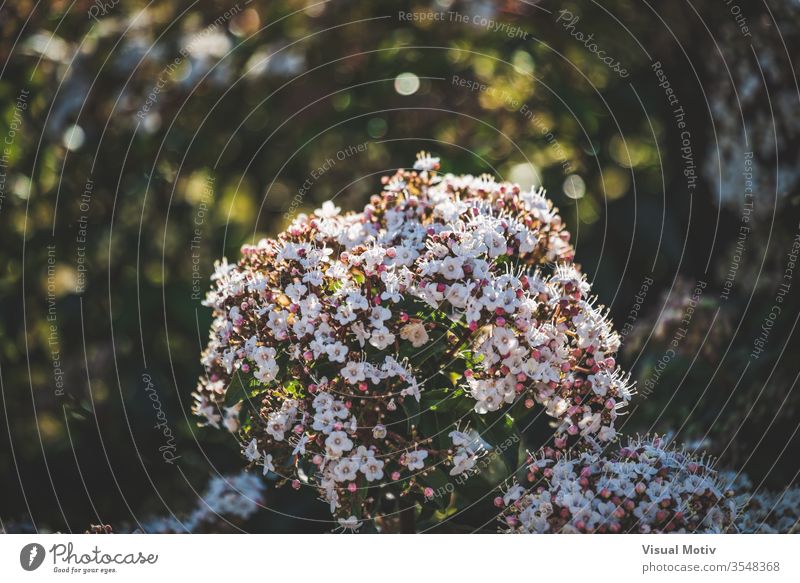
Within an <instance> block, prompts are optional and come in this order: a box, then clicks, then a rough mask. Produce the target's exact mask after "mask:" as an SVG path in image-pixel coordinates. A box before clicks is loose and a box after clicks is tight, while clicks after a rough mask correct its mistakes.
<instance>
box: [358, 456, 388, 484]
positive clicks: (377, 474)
mask: <svg viewBox="0 0 800 583" xmlns="http://www.w3.org/2000/svg"><path fill="white" fill-rule="evenodd" d="M383 464H384V462H382V461H381V460H379V459H375V458H374V457H370V458H368V459H367V461H365V462H364V463H362V464H361V468H360V469H361V471H362V472H364V476H365V477H366V478H367V482H374V481H375V480H380V479H381V478H382V477H383Z"/></svg>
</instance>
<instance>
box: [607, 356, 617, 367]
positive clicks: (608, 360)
mask: <svg viewBox="0 0 800 583" xmlns="http://www.w3.org/2000/svg"><path fill="white" fill-rule="evenodd" d="M616 364H617V363H616V361H615V360H614V359H613V358H612V357H610V356H609V357H608V358H606V366H607V367H608V368H614V365H616Z"/></svg>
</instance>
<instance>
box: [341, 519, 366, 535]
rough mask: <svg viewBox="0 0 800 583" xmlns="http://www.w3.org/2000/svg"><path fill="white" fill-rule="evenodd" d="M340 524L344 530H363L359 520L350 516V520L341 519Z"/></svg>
mask: <svg viewBox="0 0 800 583" xmlns="http://www.w3.org/2000/svg"><path fill="white" fill-rule="evenodd" d="M338 522H339V526H340V527H341V528H342V530H350V531H353V532H355V531H357V530H358V529H359V528H361V522H359V520H358V519H357V518H356V517H355V516H350V517H348V518H340V519H339V521H338Z"/></svg>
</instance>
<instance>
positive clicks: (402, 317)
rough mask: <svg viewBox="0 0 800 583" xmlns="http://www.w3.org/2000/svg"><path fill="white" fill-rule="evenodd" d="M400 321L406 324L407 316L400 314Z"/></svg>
mask: <svg viewBox="0 0 800 583" xmlns="http://www.w3.org/2000/svg"><path fill="white" fill-rule="evenodd" d="M400 321H401V322H408V314H406V313H405V312H400Z"/></svg>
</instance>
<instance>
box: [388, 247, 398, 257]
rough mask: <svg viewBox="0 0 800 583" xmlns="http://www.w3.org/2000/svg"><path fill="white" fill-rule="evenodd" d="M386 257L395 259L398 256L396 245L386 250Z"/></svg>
mask: <svg viewBox="0 0 800 583" xmlns="http://www.w3.org/2000/svg"><path fill="white" fill-rule="evenodd" d="M386 257H388V258H389V259H394V258H395V257H397V251H395V248H394V247H389V248H388V249H387V250H386Z"/></svg>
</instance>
